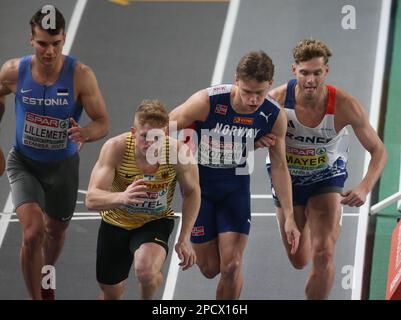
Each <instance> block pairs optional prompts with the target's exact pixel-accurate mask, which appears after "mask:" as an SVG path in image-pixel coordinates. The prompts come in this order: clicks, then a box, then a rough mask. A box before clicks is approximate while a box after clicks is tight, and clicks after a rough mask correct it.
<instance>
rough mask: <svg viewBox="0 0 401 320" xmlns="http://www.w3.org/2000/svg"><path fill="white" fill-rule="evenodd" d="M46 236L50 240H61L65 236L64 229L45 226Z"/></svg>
mask: <svg viewBox="0 0 401 320" xmlns="http://www.w3.org/2000/svg"><path fill="white" fill-rule="evenodd" d="M46 237H47V238H49V239H50V240H51V241H59V240H62V239H64V237H65V230H60V229H55V228H48V227H46Z"/></svg>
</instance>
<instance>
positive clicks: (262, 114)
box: [259, 111, 272, 122]
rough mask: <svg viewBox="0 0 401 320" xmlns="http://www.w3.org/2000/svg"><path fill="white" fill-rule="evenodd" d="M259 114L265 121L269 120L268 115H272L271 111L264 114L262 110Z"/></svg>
mask: <svg viewBox="0 0 401 320" xmlns="http://www.w3.org/2000/svg"><path fill="white" fill-rule="evenodd" d="M259 114H260V115H261V116H262V117H264V118H265V119H266V122H269V117H270V116H271V115H272V114H271V113H269V114H268V115H265V113H264V112H263V111H260V112H259Z"/></svg>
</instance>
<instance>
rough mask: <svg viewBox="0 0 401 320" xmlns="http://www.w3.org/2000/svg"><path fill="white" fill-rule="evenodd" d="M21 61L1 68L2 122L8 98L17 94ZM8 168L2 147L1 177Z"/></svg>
mask: <svg viewBox="0 0 401 320" xmlns="http://www.w3.org/2000/svg"><path fill="white" fill-rule="evenodd" d="M18 65H19V59H12V60H9V61H7V62H6V63H4V64H3V65H2V67H1V68H0V121H1V120H2V118H3V115H4V111H5V109H6V96H7V95H8V94H10V93H12V92H15V90H16V86H17V81H18ZM5 168H6V160H5V158H4V154H3V150H2V149H1V146H0V176H1V175H2V174H3V173H4V170H5Z"/></svg>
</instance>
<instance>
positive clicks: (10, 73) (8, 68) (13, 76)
mask: <svg viewBox="0 0 401 320" xmlns="http://www.w3.org/2000/svg"><path fill="white" fill-rule="evenodd" d="M20 61H21V58H13V59H10V60H7V61H6V62H4V64H3V65H2V66H1V70H0V75H1V80H2V81H13V80H14V81H15V80H17V79H18V69H19V64H20Z"/></svg>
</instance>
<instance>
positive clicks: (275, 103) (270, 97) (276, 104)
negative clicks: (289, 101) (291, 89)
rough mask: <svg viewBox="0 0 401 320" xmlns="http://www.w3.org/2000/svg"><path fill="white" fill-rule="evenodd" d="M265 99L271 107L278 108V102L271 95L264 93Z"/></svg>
mask: <svg viewBox="0 0 401 320" xmlns="http://www.w3.org/2000/svg"><path fill="white" fill-rule="evenodd" d="M265 100H266V101H267V102H268V103H269V104H270V105H272V106H273V107H275V108H277V109H279V110H280V103H279V102H278V101H277V100H276V99H275V98H273V97H272V96H270V94H267V95H266V97H265Z"/></svg>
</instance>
